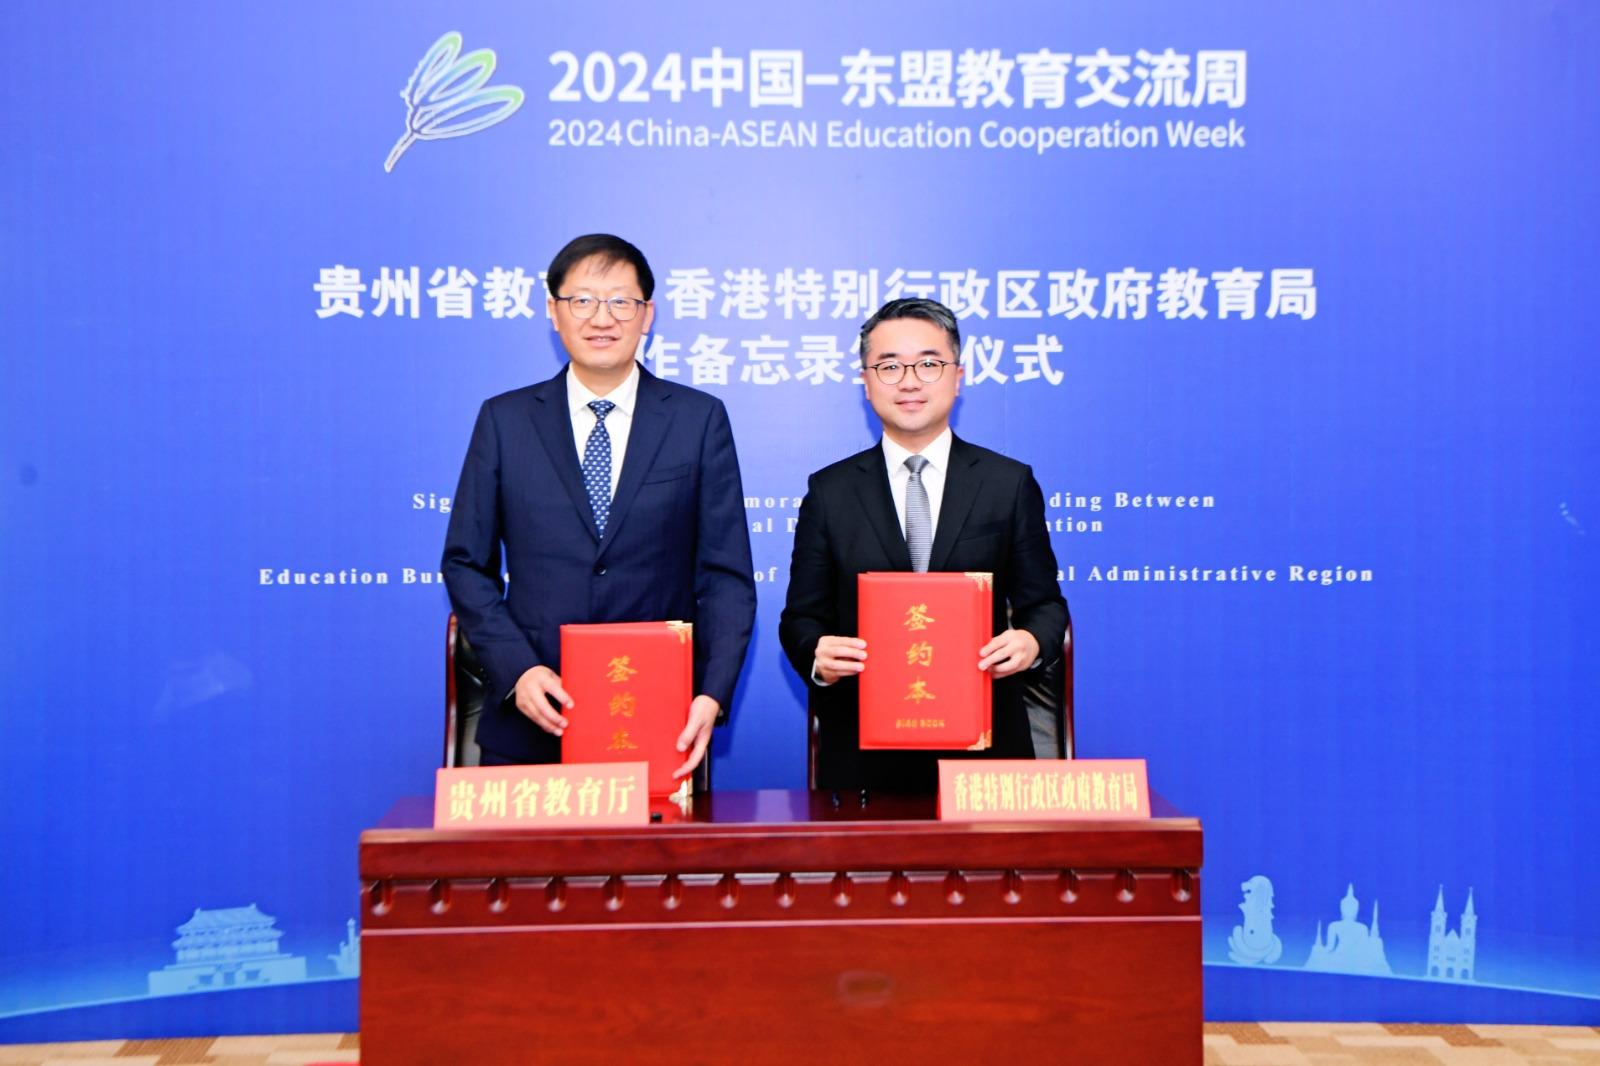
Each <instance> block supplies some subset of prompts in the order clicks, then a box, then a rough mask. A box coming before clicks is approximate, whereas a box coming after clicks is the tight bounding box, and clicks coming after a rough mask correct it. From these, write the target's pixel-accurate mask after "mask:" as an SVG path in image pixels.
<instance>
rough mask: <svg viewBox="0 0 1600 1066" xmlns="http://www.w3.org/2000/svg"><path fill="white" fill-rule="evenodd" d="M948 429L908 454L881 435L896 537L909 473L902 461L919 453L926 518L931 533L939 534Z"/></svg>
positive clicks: (903, 529)
mask: <svg viewBox="0 0 1600 1066" xmlns="http://www.w3.org/2000/svg"><path fill="white" fill-rule="evenodd" d="M954 436H955V435H954V434H953V433H951V432H950V427H949V426H946V427H944V432H943V433H941V434H939V435H938V436H937V437H935V438H933V443H931V444H929V445H928V446H927V447H926V448H924V449H922V451H921V452H920V453H918V452H908V451H906V450H905V449H904V448H902V447H900V445H898V444H896V443H895V442H894V441H892V440H890V439H889V435H888V434H887V433H885V434H884V435H883V461H884V464H885V465H887V466H888V468H889V495H891V496H893V497H894V513H895V514H896V515H897V516H898V517H899V519H900V535H901V536H902V537H903V536H905V533H906V486H907V485H909V484H910V483H911V470H910V468H908V467H907V466H906V459H907V458H909V457H910V456H912V455H916V454H920V455H921V456H922V457H923V458H924V459H926V460H928V465H927V466H925V467H923V468H922V487H923V488H925V489H927V490H928V518H929V519H930V520H931V521H932V522H933V528H932V529H930V530H928V532H929V533H930V534H931V533H938V531H939V505H940V504H942V503H943V502H944V478H945V474H946V473H948V472H949V470H950V442H951V440H953V439H954Z"/></svg>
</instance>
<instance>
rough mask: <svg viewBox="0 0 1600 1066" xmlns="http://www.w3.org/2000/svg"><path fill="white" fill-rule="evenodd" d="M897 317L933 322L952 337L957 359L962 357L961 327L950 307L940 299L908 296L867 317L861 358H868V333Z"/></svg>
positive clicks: (885, 305) (951, 345) (887, 304)
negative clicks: (881, 323) (880, 324)
mask: <svg viewBox="0 0 1600 1066" xmlns="http://www.w3.org/2000/svg"><path fill="white" fill-rule="evenodd" d="M896 318H920V319H922V320H923V321H924V322H932V323H933V324H934V325H936V326H938V327H939V328H940V329H942V330H944V332H945V335H946V336H947V337H949V338H950V351H951V352H952V353H953V354H954V355H955V357H956V358H957V359H959V358H961V327H959V326H957V325H956V316H955V315H953V314H951V313H950V309H949V308H948V307H946V306H945V305H944V304H942V303H940V302H939V301H938V300H923V299H919V298H907V299H904V300H890V301H889V302H888V303H886V304H884V305H883V306H882V307H880V308H878V313H877V314H875V315H873V316H872V317H871V318H869V319H867V321H866V323H865V324H864V325H862V327H861V358H862V361H863V362H864V361H865V360H866V358H867V334H869V333H871V332H872V331H873V330H874V329H876V328H877V327H878V323H880V322H889V321H891V320H893V319H896Z"/></svg>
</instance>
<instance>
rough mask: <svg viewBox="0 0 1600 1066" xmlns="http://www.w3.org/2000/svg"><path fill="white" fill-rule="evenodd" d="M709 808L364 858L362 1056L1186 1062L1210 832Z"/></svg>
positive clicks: (899, 801)
mask: <svg viewBox="0 0 1600 1066" xmlns="http://www.w3.org/2000/svg"><path fill="white" fill-rule="evenodd" d="M1152 807H1153V810H1154V811H1155V813H1156V817H1155V818H1153V819H1151V820H1149V821H1141V822H1034V823H1023V822H1016V823H987V824H957V823H941V822H938V821H934V820H932V818H933V813H934V811H933V801H932V800H931V799H928V800H913V799H908V798H901V797H890V796H881V797H872V798H870V799H869V800H868V801H867V802H866V805H865V806H864V807H863V806H862V804H861V801H860V799H859V798H858V797H856V796H854V795H847V796H845V797H843V799H842V802H841V803H840V804H839V805H838V806H837V807H836V806H835V804H834V800H833V797H832V795H831V794H830V793H826V792H816V793H806V792H777V791H773V792H721V793H715V794H712V795H709V796H701V797H698V798H697V799H696V801H695V806H694V807H693V808H692V809H691V810H690V811H688V812H680V811H679V810H678V809H677V808H675V807H672V806H671V805H670V804H666V805H658V808H657V809H661V810H664V811H665V812H666V817H665V818H664V820H663V821H662V822H661V823H659V824H652V825H650V826H648V827H644V828H638V829H600V830H587V831H582V832H578V831H573V830H564V831H562V830H544V831H540V830H531V829H530V830H521V829H518V830H510V831H501V832H494V833H488V832H476V833H474V832H461V831H454V830H451V831H435V830H433V829H430V828H427V827H428V826H429V825H431V820H432V805H431V801H430V800H427V799H422V798H417V799H414V800H408V801H404V802H402V803H401V804H399V805H398V806H396V807H395V809H394V810H393V811H392V812H390V814H389V816H388V817H387V818H386V819H385V821H384V822H383V824H382V825H381V826H380V827H379V828H377V829H372V830H369V831H367V832H365V833H363V834H362V835H361V878H362V881H363V884H364V886H365V896H364V901H363V904H364V905H363V922H362V931H361V1055H362V1061H363V1062H365V1063H368V1064H370V1066H387V1064H391V1063H473V1064H477V1063H519V1064H520V1063H530V1062H559V1063H567V1062H611V1063H615V1062H634V1061H646V1060H651V1061H663V1062H673V1063H697V1062H749V1063H771V1062H817V1063H836V1062H873V1063H878V1064H883V1063H888V1062H899V1061H903V1062H956V1061H961V1062H967V1063H979V1062H989V1061H994V1060H995V1059H997V1058H998V1057H999V1056H1001V1055H1004V1056H1005V1061H1008V1062H1016V1063H1044V1062H1065V1061H1072V1062H1097V1061H1104V1062H1118V1063H1158V1064H1161V1066H1172V1064H1183V1063H1199V1062H1200V1061H1201V1058H1202V1054H1201V990H1200V899H1199V869H1200V861H1201V832H1200V824H1199V822H1198V821H1197V820H1196V819H1193V818H1185V817H1180V816H1177V815H1176V814H1175V813H1174V812H1173V811H1172V810H1171V808H1170V807H1169V806H1167V805H1166V804H1164V803H1162V802H1161V800H1160V799H1159V797H1152Z"/></svg>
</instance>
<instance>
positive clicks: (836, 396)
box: [0, 0, 1600, 1039]
mask: <svg viewBox="0 0 1600 1066" xmlns="http://www.w3.org/2000/svg"><path fill="white" fill-rule="evenodd" d="M7 21H8V23H9V25H10V26H11V27H12V33H11V35H10V38H11V40H12V41H13V43H14V44H15V45H16V46H17V47H16V48H14V49H13V50H12V53H11V54H10V55H9V56H8V60H7V63H6V64H5V66H4V70H3V72H0V85H3V86H4V99H5V100H6V103H7V106H6V118H5V123H4V127H5V136H4V137H3V139H0V142H3V143H0V187H3V191H4V195H3V198H0V321H3V323H4V337H5V340H4V341H3V350H4V352H5V359H4V367H5V389H4V399H3V411H4V417H3V420H0V538H3V539H0V546H3V547H0V550H3V552H4V566H3V569H0V604H3V605H4V610H5V613H6V615H7V617H8V619H9V622H8V624H7V626H6V634H7V635H6V639H5V640H4V641H3V642H0V669H3V671H4V680H5V688H4V692H5V695H4V714H3V717H0V784H3V788H4V799H3V802H0V869H4V871H5V873H6V878H5V881H6V886H7V899H6V903H5V905H4V907H3V912H0V1039H48V1038H58V1039H65V1038H70V1037H91V1036H99V1035H119V1036H134V1035H140V1034H143V1033H151V1034H180V1033H191V1032H192V1033H216V1032H248V1031H261V1030H271V1029H290V1030H293V1029H312V1028H318V1029H348V1028H352V1027H353V1026H354V1025H355V1007H354V1002H355V1000H354V981H353V979H352V978H353V977H354V975H355V974H356V972H357V971H358V968H359V961H358V959H357V958H356V957H355V953H354V952H353V950H352V949H351V947H350V946H349V935H350V925H349V923H350V922H352V921H353V920H355V919H356V918H357V917H358V900H357V884H356V872H355V841H356V835H357V833H358V832H359V831H360V830H361V829H362V828H363V827H365V826H368V825H371V824H372V823H373V822H375V821H376V820H377V819H378V818H379V817H380V816H381V815H382V814H383V813H384V811H385V810H386V809H387V808H388V807H389V805H390V804H391V803H392V802H393V801H394V800H395V799H396V798H397V797H399V796H402V795H407V794H416V793H420V792H424V791H426V790H428V789H429V788H430V787H431V775H432V771H433V768H434V767H435V765H436V763H437V759H438V752H439V747H440V728H439V727H440V714H441V702H442V700H441V688H442V678H441V652H442V643H443V630H444V620H445V616H446V613H447V611H448V605H447V602H446V598H445V594H444V591H443V589H442V587H441V586H440V585H439V583H438V581H437V578H436V573H435V572H436V569H437V564H438V558H439V552H440V547H441V544H442V539H443V535H444V527H445V523H446V521H447V514H448V507H449V497H450V495H451V493H452V491H453V489H454V484H455V479H456V475H457V472H458V469H459V463H460V460H461V456H462V453H463V451H464V449H465V446H466V442H467V437H468V433H469V430H470V427H471V423H472V418H473V415H474V412H475V410H476V408H477V405H478V404H479V403H480V402H481V400H482V399H484V398H485V397H487V396H489V395H491V394H494V393H497V392H500V391H503V390H506V389H509V388H513V387H516V386H519V385H522V384H526V383H528V382H530V381H533V380H537V379H541V378H544V377H547V376H549V375H550V374H552V373H554V372H555V371H556V370H557V369H558V368H559V366H560V354H559V347H558V346H557V344H556V342H555V338H554V335H553V333H552V332H551V330H550V328H549V323H548V320H547V318H546V316H545V310H544V295H545V293H544V289H543V286H542V281H541V278H540V271H541V269H542V268H543V267H544V265H545V264H546V263H547V262H548V260H549V257H550V256H551V254H552V253H553V252H554V251H555V249H556V248H558V247H559V246H560V245H561V244H562V243H563V242H564V241H566V240H567V239H568V238H570V237H572V236H574V235H576V234H579V233H583V232H589V231H594V230H608V231H613V232H617V233H621V234H624V235H626V236H628V237H629V238H630V239H632V240H634V241H635V242H637V243H638V244H639V245H640V246H641V247H642V248H643V249H644V250H645V251H646V252H647V254H649V255H650V257H651V259H652V262H653V265H654V267H655V269H656V273H657V276H658V278H659V279H660V287H659V289H658V292H657V306H658V314H657V318H656V328H655V332H654V335H652V336H651V337H650V338H649V339H648V343H647V349H646V351H645V353H644V354H645V358H646V360H647V362H648V364H649V365H650V366H651V367H652V369H654V370H655V371H656V372H657V373H659V374H662V375H664V376H670V377H674V378H676V379H678V380H681V381H683V382H685V383H689V384H696V385H699V386H700V387H702V388H705V389H707V390H708V391H710V392H712V393H714V394H716V395H718V396H720V397H721V398H722V399H724V400H725V401H726V403H727V405H728V407H729V410H730V412H731V415H732V418H733V423H734V429H735V432H736V435H737V440H738V445H739V449H740V453H741V459H742V465H743V470H744V480H745V491H746V494H747V496H748V500H747V503H748V511H749V519H750V522H751V523H752V529H753V533H752V542H753V546H754V552H755V563H756V566H757V568H758V573H757V575H756V576H757V579H758V581H759V582H760V585H759V591H760V614H759V620H758V625H757V631H756V636H755V640H754V642H753V645H752V648H751V652H750V656H749V661H748V664H747V667H746V671H745V676H744V680H743V683H742V686H741V690H740V694H739V697H738V699H737V701H736V702H737V706H736V708H735V712H734V716H733V724H732V725H731V727H729V728H728V729H726V730H724V731H722V733H721V734H720V735H719V737H718V740H717V742H716V746H715V757H716V759H717V763H718V766H717V773H718V779H719V785H720V787H725V788H755V787H795V786H798V785H799V784H800V783H801V779H802V765H803V710H802V707H803V701H802V696H801V693H800V691H799V689H798V685H797V683H796V681H795V679H794V678H793V677H791V676H790V675H789V674H788V673H787V672H786V667H785V666H784V664H783V662H782V658H781V654H780V652H779V649H778V645H777V641H776V623H777V613H778V609H779V606H780V604H781V601H782V595H783V591H784V584H785V580H786V571H787V565H788V557H789V550H790V542H791V538H790V535H789V531H788V523H789V522H790V520H792V518H793V517H794V515H795V514H796V511H797V507H798V497H799V496H800V495H801V493H802V492H803V491H804V485H805V477H806V474H807V473H808V472H809V471H811V470H812V469H815V468H817V467H819V466H821V465H823V464H825V463H827V462H831V461H832V460H834V459H836V458H839V457H841V456H843V455H845V454H848V453H849V452H851V451H854V450H856V449H858V448H860V447H863V446H864V445H865V444H866V443H867V442H869V441H870V440H871V439H872V438H873V436H874V434H875V428H874V425H873V423H872V421H871V419H870V417H869V413H868V411H867V409H866V407H865V406H864V404H863V402H862V399H861V394H860V387H859V385H857V384H855V383H854V381H855V379H856V376H857V369H856V367H855V365H854V360H855V356H854V354H853V353H852V351H851V346H852V343H853V341H854V334H855V330H856V328H857V327H858V326H859V324H860V322H861V320H862V319H863V318H864V317H865V316H866V315H867V314H868V313H870V312H871V311H872V310H873V309H874V308H875V307H876V305H877V304H878V302H880V301H881V300H884V299H887V298H890V297H892V296H896V295H910V294H922V293H926V294H931V295H934V296H936V297H940V298H943V299H944V300H945V301H946V302H948V303H950V304H951V305H952V306H953V307H955V308H956V309H957V310H958V312H959V313H960V314H961V316H962V326H963V330H964V333H965V334H966V348H965V350H964V352H963V359H964V362H965V363H966V368H965V373H966V375H967V377H966V388H965V390H964V392H963V398H962V401H961V404H960V406H959V407H958V411H957V431H958V432H959V433H961V434H962V435H964V436H967V437H970V438H971V439H973V440H975V441H978V442H980V443H984V444H987V445H989V446H991V447H995V448H997V449H999V450H1002V451H1005V452H1007V453H1009V454H1012V455H1015V456H1017V457H1020V458H1022V459H1024V460H1026V461H1028V462H1030V463H1031V464H1033V467H1034V469H1035V471H1036V473H1037V475H1038V478H1039V480H1040V482H1041V484H1042V486H1043V488H1044V491H1045V495H1046V499H1047V504H1048V511H1049V518H1050V521H1051V522H1052V525H1053V528H1054V529H1055V548H1056V552H1057V554H1058V556H1059V558H1060V561H1061V564H1062V567H1063V573H1062V585H1063V589H1064V591H1065V593H1066V595H1067V598H1068V600H1069V602H1070V604H1071V608H1072V614H1073V619H1074V623H1075V630H1074V632H1075V635H1076V640H1077V649H1078V651H1077V655H1078V658H1077V664H1078V738H1079V744H1080V748H1081V753H1082V754H1085V755H1090V756H1104V757H1113V756H1143V757H1146V758H1147V759H1148V760H1149V763H1150V772H1151V779H1152V781H1153V783H1154V785H1155V787H1156V788H1157V789H1158V790H1159V791H1161V792H1163V793H1164V794H1166V795H1167V796H1168V797H1170V798H1171V799H1173V800H1174V801H1175V802H1177V803H1178V804H1179V805H1180V806H1182V807H1183V808H1185V809H1186V810H1189V811H1192V812H1193V813H1195V814H1197V815H1199V816H1200V817H1201V818H1202V819H1204V822H1205V825H1206V829H1207V842H1208V848H1207V860H1206V866H1205V871H1204V884H1205V896H1204V899H1205V913H1206V918H1207V925H1206V937H1205V957H1206V962H1207V967H1208V968H1207V1012H1208V1015H1209V1016H1211V1017H1213V1018H1299V1017H1312V1018H1329V1019H1339V1018H1356V1019H1384V1018H1394V1019H1400V1020H1405V1019H1411V1020H1449V1019H1454V1018H1466V1019H1472V1020H1480V1021H1484V1020H1506V1021H1533V1020H1558V1021H1562V1020H1564V1021H1588V1022H1595V1021H1597V1020H1600V908H1597V907H1596V906H1595V902H1594V896H1593V892H1592V891H1591V889H1592V885H1593V882H1594V878H1595V874H1596V861H1595V859H1594V849H1593V830H1592V827H1593V826H1594V825H1595V824H1596V822H1597V816H1600V790H1597V789H1596V788H1595V787H1594V785H1593V784H1592V783H1591V784H1590V785H1583V784H1582V781H1584V780H1590V778H1589V777H1588V774H1587V773H1586V772H1585V771H1584V770H1583V767H1585V766H1589V765H1592V764H1593V762H1594V758H1595V756H1596V754H1597V749H1600V733H1597V728H1596V725H1595V719H1594V716H1593V709H1594V691H1595V683H1596V679H1597V670H1596V667H1595V662H1594V656H1593V650H1592V649H1593V647H1594V646H1595V643H1596V637H1597V628H1600V627H1597V625H1596V623H1595V620H1594V618H1595V616H1594V614H1593V613H1592V611H1591V610H1590V609H1589V606H1590V605H1589V602H1588V601H1589V599H1590V598H1591V596H1592V593H1593V591H1594V589H1595V577H1596V569H1597V551H1596V549H1597V537H1600V493H1597V479H1596V474H1595V469H1596V444H1597V435H1596V429H1595V424H1596V423H1595V417H1594V414H1595V408H1596V404H1595V401H1596V385H1597V371H1596V363H1595V360H1594V357H1593V355H1594V351H1595V344H1596V341H1597V340H1600V321H1597V311H1596V306H1597V303H1596V301H1595V300H1594V299H1593V298H1592V296H1591V295H1589V294H1588V290H1587V282H1588V280H1589V279H1588V275H1589V270H1590V268H1591V267H1592V265H1593V263H1594V255H1593V248H1594V247H1595V240H1596V236H1597V232H1596V222H1597V209H1596V206H1595V197H1594V190H1595V188H1596V187H1600V181H1597V179H1600V175H1597V173H1596V170H1597V167H1596V164H1597V161H1600V149H1597V146H1596V145H1597V141H1596V136H1595V135H1596V132H1597V123H1596V102H1595V100H1596V98H1595V94H1594V92H1593V84H1592V83H1593V72H1592V66H1591V64H1590V61H1589V60H1590V57H1591V56H1592V55H1593V53H1594V51H1595V49H1596V47H1597V46H1600V12H1597V10H1596V9H1595V8H1594V7H1593V6H1592V5H1587V4H1581V3H1558V2H1549V3H1539V4H1527V3H1520V2H1509V0H1508V2H1504V3H1489V2H1476V3H1449V4H1445V3H1432V4H1420V5H1403V6H1398V7H1397V6H1396V5H1392V4H1385V3H1376V2H1373V3H1366V2H1358V3H1346V4H1337V5H1333V4H1328V5H1315V6H1312V5H1273V4H1253V3H1222V4H1213V5H1206V6H1205V7H1204V9H1203V10H1201V9H1199V8H1198V7H1197V6H1195V5H1186V4H1185V5H1180V4H1129V3H1109V2H1107V3H1072V4H1062V3H1045V2H1039V3H1031V2H1023V0H1012V2H1008V3H1006V4H1003V5H1000V6H998V7H982V6H977V7H975V6H973V5H970V4H925V5H918V6H917V7H916V8H915V9H911V8H905V9H901V10H893V9H890V8H889V7H888V6H887V5H885V6H883V7H882V8H880V7H878V6H876V5H862V4H845V3H832V2H828V3H822V4H820V5H817V4H813V5H792V6H790V7H787V8H781V7H780V8H775V9H769V8H768V7H767V5H752V6H751V7H750V8H749V9H748V10H743V9H737V8H734V7H732V6H721V5H719V6H717V7H710V6H700V5H688V6H685V5H659V4H643V3H617V4H612V5H609V6H607V7H605V8H603V9H595V8H580V9H571V8H566V7H561V8H556V7H551V6H545V5H529V4H516V3H487V4H480V5H474V6H472V7H470V8H468V9H459V8H456V7H453V6H449V5H445V6H441V5H438V4H432V3H404V4H393V3H383V4H378V3H353V4H338V5H331V6H329V5H320V4H319V5H314V4H309V3H286V4H277V5H254V6H249V7H244V6H239V5H210V4H163V5H135V4H104V5H97V6H94V7H91V8H83V7H81V6H69V7H61V6H60V5H46V4H42V3H31V4H25V5H21V6H17V7H14V8H13V9H12V10H11V12H10V14H9V17H8V20H7ZM491 68H492V69H491ZM441 75H442V76H443V77H442V78H441V77H439V76H441ZM452 134H453V135H454V136H446V135H452ZM1180 503H1181V504H1182V505H1183V506H1180ZM1257 879H1259V880H1257ZM1268 899H1270V901H1271V902H1270V907H1269V906H1267V904H1266V902H1265V901H1267V900H1268ZM1335 923H1342V924H1338V925H1337V929H1338V933H1337V935H1335V934H1333V933H1330V931H1329V930H1330V927H1332V926H1334V925H1335ZM1358 926H1359V927H1361V932H1358V931H1357V927H1358ZM180 927H181V928H180ZM196 936H199V937H207V936H209V937H217V938H221V939H222V940H224V941H226V940H228V939H229V938H233V939H234V940H236V941H245V940H253V941H254V942H256V943H262V942H265V943H267V944H269V945H270V944H273V943H276V945H277V950H276V953H275V955H276V956H277V957H275V958H274V959H273V960H272V962H271V964H270V965H266V966H264V968H263V976H262V981H263V984H262V985H261V986H259V987H255V988H251V989H244V990H234V991H207V990H204V989H202V988H198V987H195V986H193V984H192V982H191V981H190V980H189V977H188V976H186V975H185V973H181V972H179V971H177V970H175V969H173V967H174V966H175V964H176V963H177V961H178V958H177V954H176V953H177V951H178V950H179V948H178V947H177V944H178V942H179V941H182V940H183V939H184V938H185V937H196ZM1430 958H1432V959H1434V960H1435V961H1439V962H1441V965H1440V966H1439V967H1438V969H1439V972H1438V973H1433V972H1431V969H1432V968H1431V967H1430Z"/></svg>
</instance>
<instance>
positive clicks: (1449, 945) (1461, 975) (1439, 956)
mask: <svg viewBox="0 0 1600 1066" xmlns="http://www.w3.org/2000/svg"><path fill="white" fill-rule="evenodd" d="M1445 919H1446V915H1445V911H1444V886H1443V885H1440V886H1439V899H1438V900H1437V902H1435V903H1434V905H1433V923H1432V925H1431V926H1430V927H1429V930H1428V974H1427V976H1428V977H1429V978H1430V979H1431V980H1435V981H1471V980H1472V975H1473V973H1474V972H1475V970H1474V966H1475V964H1476V957H1477V954H1478V912H1477V911H1475V910H1473V908H1472V889H1470V888H1469V889H1467V906H1466V908H1465V909H1464V910H1463V911H1462V912H1461V929H1460V931H1459V932H1457V931H1455V930H1451V931H1450V932H1446V931H1445Z"/></svg>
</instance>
